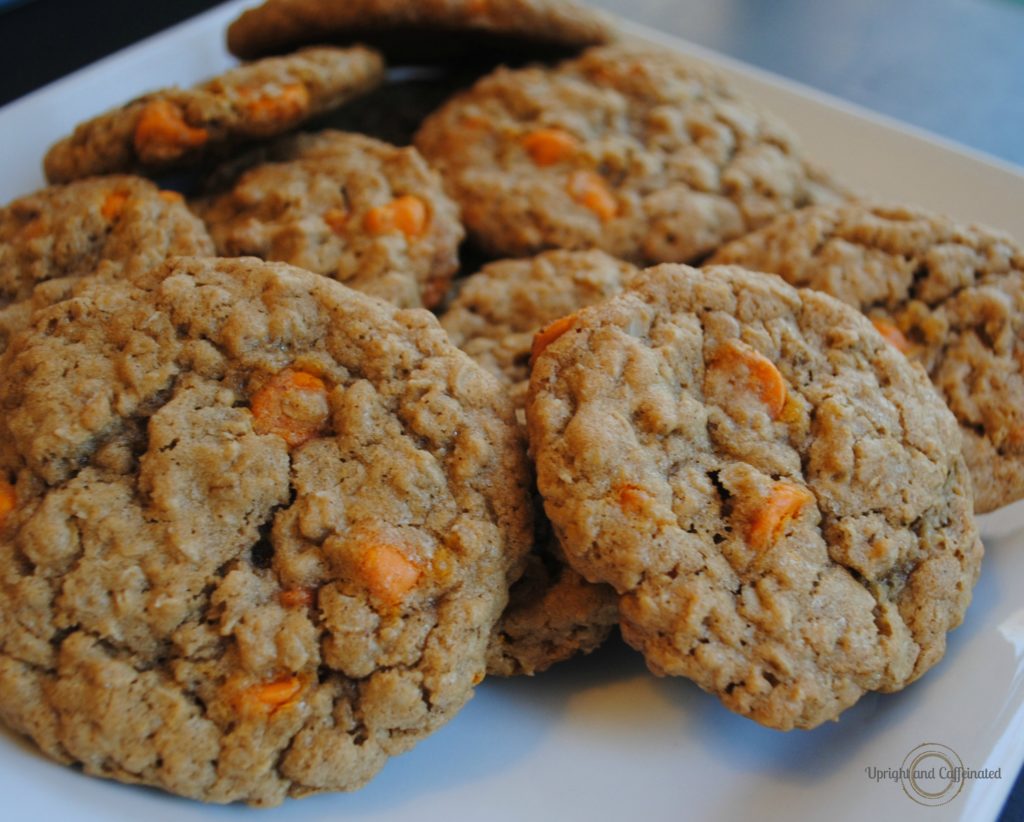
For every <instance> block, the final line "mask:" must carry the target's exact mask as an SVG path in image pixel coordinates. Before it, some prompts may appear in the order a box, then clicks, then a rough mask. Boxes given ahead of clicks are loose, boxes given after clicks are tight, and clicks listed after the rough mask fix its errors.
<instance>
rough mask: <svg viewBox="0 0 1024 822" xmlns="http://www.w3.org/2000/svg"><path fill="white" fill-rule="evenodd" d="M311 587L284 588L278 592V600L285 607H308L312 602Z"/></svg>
mask: <svg viewBox="0 0 1024 822" xmlns="http://www.w3.org/2000/svg"><path fill="white" fill-rule="evenodd" d="M313 593H314V592H313V589H312V588H286V589H285V590H283V591H282V592H281V593H280V594H278V597H277V598H278V601H280V603H281V604H282V605H283V606H284V607H285V608H308V607H309V606H310V605H312V604H313Z"/></svg>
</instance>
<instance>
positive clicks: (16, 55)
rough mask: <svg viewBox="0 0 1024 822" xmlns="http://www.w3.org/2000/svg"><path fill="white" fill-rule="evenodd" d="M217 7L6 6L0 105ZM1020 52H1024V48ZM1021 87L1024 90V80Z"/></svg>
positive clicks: (1008, 813) (199, 2)
mask: <svg viewBox="0 0 1024 822" xmlns="http://www.w3.org/2000/svg"><path fill="white" fill-rule="evenodd" d="M414 1H415V0H413V2H414ZM709 2H719V0H709ZM216 5H219V3H217V2H211V1H210V0H159V1H157V0H153V1H152V2H145V0H93V2H86V1H85V0H30V1H29V0H13V2H12V1H11V0H7V2H3V0H0V104H2V103H7V102H9V101H11V100H13V99H15V98H17V97H21V96H22V95H24V94H27V93H28V92H30V91H32V90H33V89H36V88H39V87H40V86H43V85H46V84H47V83H49V82H51V81H53V80H56V79H57V78H59V77H63V76H64V75H66V74H69V73H70V72H72V71H74V70H75V69H78V68H81V67H82V66H85V65H88V64H89V63H92V62H94V61H95V60H98V59H99V58H101V57H104V56H106V55H108V54H110V53H112V52H114V51H117V50H118V49H120V48H122V47H124V46H127V45H129V44H131V43H134V42H136V41H137V40H141V39H142V38H144V37H148V36H149V35H151V34H155V33H156V32H158V31H161V30H162V29H164V28H167V27H168V26H171V25H173V24H174V23H177V22H180V21H181V20H184V19H186V18H188V17H191V16H193V15H195V14H198V13H199V12H201V11H204V10H205V9H208V8H211V7H213V6H216ZM766 11H767V9H766ZM706 45H712V46H714V45H715V44H713V43H708V44H706ZM1020 47H1021V50H1022V52H1024V42H1022V43H1021V44H1020ZM738 56H740V57H742V55H738ZM1016 82H1018V83H1020V84H1021V85H1022V86H1024V78H1021V77H1018V78H1017V81H1016ZM1019 138H1020V139H1021V140H1024V135H1019ZM1000 822H1024V777H1022V778H1019V779H1018V780H1017V783H1016V785H1015V786H1014V790H1013V793H1012V794H1011V796H1010V798H1009V800H1008V801H1007V804H1006V807H1005V808H1004V809H1003V812H1002V814H1001V816H1000Z"/></svg>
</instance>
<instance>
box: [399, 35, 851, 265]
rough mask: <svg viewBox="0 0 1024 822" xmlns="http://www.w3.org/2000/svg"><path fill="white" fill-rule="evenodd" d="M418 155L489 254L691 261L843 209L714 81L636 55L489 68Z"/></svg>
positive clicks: (433, 123) (791, 148) (772, 129)
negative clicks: (775, 221) (764, 229)
mask: <svg viewBox="0 0 1024 822" xmlns="http://www.w3.org/2000/svg"><path fill="white" fill-rule="evenodd" d="M415 143H416V145H417V147H418V148H419V149H420V151H422V152H423V154H424V156H426V158H427V159H428V160H429V161H430V162H431V163H432V164H433V165H434V166H435V167H436V168H437V169H438V170H440V171H441V173H442V175H443V176H444V178H445V182H446V184H447V185H448V188H449V191H450V193H451V194H452V196H453V197H455V199H456V200H457V201H458V203H459V205H460V206H461V207H462V213H463V219H464V221H465V223H466V227H467V228H468V230H469V232H470V234H471V236H472V237H473V238H474V239H475V241H476V242H477V243H479V244H480V245H481V246H482V247H483V248H484V249H485V250H486V251H488V252H489V253H492V254H495V255H497V256H513V257H517V256H527V255H529V254H533V253H536V252H538V251H542V250H544V249H547V248H571V249H581V248H599V249H602V250H604V251H607V252H608V253H610V254H612V255H613V256H616V257H619V258H621V259H625V260H629V261H631V262H644V263H657V262H689V261H694V260H698V259H700V258H702V257H704V256H706V255H707V254H708V253H710V252H712V251H714V250H715V249H716V248H717V247H718V246H720V245H722V244H723V243H724V242H726V241H727V240H730V239H733V238H735V237H738V236H740V235H741V234H745V233H746V232H748V231H750V230H751V229H753V228H756V227H759V226H761V225H763V224H765V223H767V222H768V221H769V220H771V219H772V218H773V217H775V216H777V215H778V214H780V213H783V212H786V211H791V210H793V209H795V208H798V207H800V206H804V205H809V204H812V203H816V202H827V201H831V200H835V199H841V198H842V197H843V196H844V192H843V190H842V189H841V187H840V186H839V185H838V184H834V183H831V182H829V181H828V178H827V176H826V175H825V174H824V173H823V172H821V171H820V170H818V169H816V168H814V167H812V166H811V165H810V164H809V163H808V162H807V161H806V160H805V159H804V157H803V154H802V150H801V149H800V148H799V146H798V144H797V141H796V138H795V137H794V136H793V135H792V134H791V133H790V131H789V130H788V128H786V127H785V126H784V125H783V124H782V123H780V122H779V121H777V120H776V119H775V118H773V117H771V116H770V115H768V114H765V113H763V112H761V111H759V110H758V109H756V108H754V107H753V106H751V105H750V104H749V103H747V102H746V101H744V100H743V99H742V98H741V97H740V96H739V95H738V94H737V93H736V92H735V91H734V90H733V89H732V87H731V86H730V85H729V83H727V82H726V81H725V80H724V79H723V78H722V77H720V76H718V75H717V74H715V73H713V72H710V71H708V70H706V69H704V68H702V67H699V66H696V65H694V64H691V63H690V62H688V61H687V60H685V59H684V58H681V57H679V56H678V55H677V54H675V53H673V52H669V51H665V50H660V49H657V48H652V47H650V46H640V45H635V44H615V45H611V46H605V47H599V48H593V49H590V50H588V51H586V52H585V53H584V54H583V55H582V56H581V57H579V58H578V59H575V60H569V61H566V62H564V63H562V64H560V65H559V66H558V67H556V68H553V69H549V68H545V67H541V66H533V67H528V68H525V69H520V70H509V69H498V70H497V71H495V72H494V73H492V74H490V75H488V76H487V77H485V78H483V79H482V80H480V81H479V82H478V83H477V84H476V85H475V86H473V87H472V88H471V89H469V90H468V91H466V92H464V93H462V94H459V95H457V96H456V97H454V98H453V99H452V100H451V101H450V102H449V103H448V104H446V105H445V106H443V107H442V108H441V109H440V110H439V111H437V112H436V113H435V114H433V115H432V116H431V117H429V118H428V119H427V120H426V122H425V123H424V124H423V126H422V128H421V129H420V131H419V132H418V134H417V136H416V140H415Z"/></svg>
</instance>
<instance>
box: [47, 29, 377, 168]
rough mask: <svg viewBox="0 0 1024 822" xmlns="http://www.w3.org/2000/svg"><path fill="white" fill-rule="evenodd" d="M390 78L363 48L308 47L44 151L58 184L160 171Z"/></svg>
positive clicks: (120, 115)
mask: <svg viewBox="0 0 1024 822" xmlns="http://www.w3.org/2000/svg"><path fill="white" fill-rule="evenodd" d="M383 77H384V63H383V60H382V59H381V57H380V55H379V54H378V53H377V52H375V51H372V50H370V49H367V48H364V47H361V46H358V47H354V48H350V49H335V48H326V47H324V48H309V49H304V50H302V51H300V52H297V53H295V54H290V55H288V56H286V57H278V58H271V59H267V60H260V61H259V62H256V63H250V64H248V65H243V66H239V67H238V68H234V69H231V70H230V71H227V72H225V73H224V74H222V75H220V76H219V77H215V78H214V79H212V80H209V81H207V82H205V83H203V84H201V85H198V86H194V87H193V88H190V89H179V88H169V89H164V90H162V91H156V92H153V93H151V94H147V95H145V96H143V97H139V98H138V99H136V100H133V101H131V102H130V103H126V104H125V105H123V106H121V107H120V108H116V109H113V110H111V111H108V112H106V113H105V114H101V115H100V116H98V117H96V118H94V119H92V120H89V121H87V122H85V123H82V124H81V125H79V126H78V127H77V128H75V130H74V132H73V133H72V134H71V135H70V136H68V137H65V138H63V139H62V140H60V141H59V142H57V143H56V144H55V145H54V146H52V147H51V148H50V150H49V151H48V152H47V153H46V157H45V158H44V160H43V168H44V170H45V171H46V177H47V179H48V180H49V181H50V182H52V183H62V182H67V181H68V180H74V179H77V178H79V177H86V176H89V175H92V174H110V173H113V172H120V171H133V172H138V173H146V174H156V173H160V172H163V171H166V170H168V169H173V168H177V167H181V166H188V165H195V164H197V163H199V162H200V161H201V160H203V159H204V158H208V157H211V156H213V157H216V156H217V155H219V154H223V153H226V152H227V151H229V150H230V149H231V148H233V147H234V146H236V145H238V144H240V143H245V142H248V141H252V140H259V139H266V138H269V137H274V136H276V135H278V134H281V133H283V132H286V131H289V130H291V129H293V128H295V127H296V126H298V125H299V124H300V123H302V122H304V121H306V120H308V119H309V118H311V117H314V116H316V115H318V114H322V113H323V112H326V111H329V110H330V109H333V108H335V107H337V106H340V105H341V104H342V103H344V102H345V101H346V100H349V99H352V98H354V97H358V96H359V95H361V94H364V93H366V92H368V91H370V90H371V89H373V88H374V87H375V86H377V85H378V84H379V83H380V82H381V80H382V79H383Z"/></svg>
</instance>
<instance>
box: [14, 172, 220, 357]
mask: <svg viewBox="0 0 1024 822" xmlns="http://www.w3.org/2000/svg"><path fill="white" fill-rule="evenodd" d="M177 254H189V255H198V256H202V255H212V254H213V243H212V241H211V240H210V237H209V235H208V234H207V233H206V229H205V228H204V227H203V224H202V222H201V221H200V220H199V219H198V218H197V217H195V216H194V215H193V214H192V213H191V212H190V211H189V210H188V209H187V208H186V207H185V203H184V200H183V199H182V197H181V195H179V194H177V193H176V192H173V191H161V190H160V189H158V188H157V187H156V186H155V185H153V184H152V183H151V182H149V181H148V180H143V179H142V178H140V177H132V176H128V175H115V176H110V177H97V178H94V179H87V180H80V181H77V182H74V183H71V184H69V185H63V186H51V187H49V188H44V189H42V190H40V191H37V192H34V193H33V194H29V195H26V196H25V197H20V198H18V199H17V200H14V201H13V202H11V203H9V204H8V205H7V206H5V207H4V208H2V209H0V352H2V351H3V350H4V349H5V348H6V347H7V343H8V341H9V340H10V338H11V336H12V335H13V334H14V333H15V332H17V331H19V330H20V329H22V328H24V327H25V326H27V325H28V322H29V318H30V317H31V315H32V312H33V311H34V310H36V309H39V308H42V307H45V306H47V305H52V304H53V303H54V302H57V301H58V300H60V299H63V297H64V296H66V295H67V292H68V291H69V289H70V287H71V283H72V282H73V281H75V280H77V279H78V278H79V277H82V276H84V275H86V274H94V273H96V272H97V271H98V270H100V269H102V272H104V273H106V274H116V273H117V272H119V271H122V270H123V271H128V272H130V271H135V270H138V269H145V268H149V267H150V266H153V265H155V264H156V263H159V262H161V261H162V260H163V259H164V258H166V257H169V256H172V255H177Z"/></svg>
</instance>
